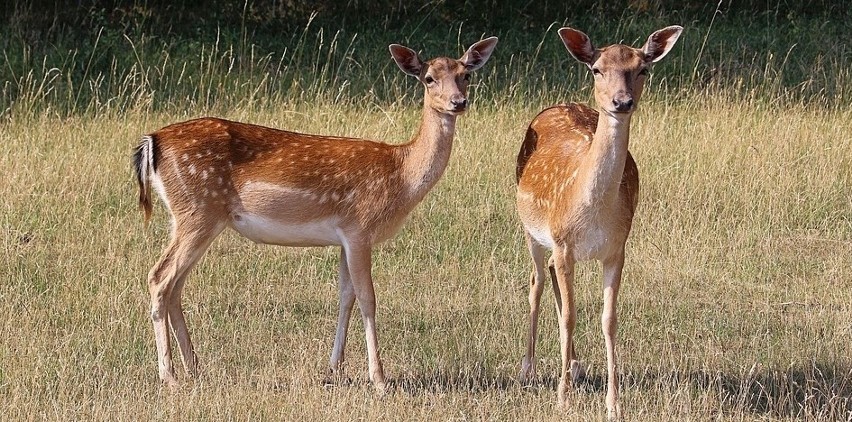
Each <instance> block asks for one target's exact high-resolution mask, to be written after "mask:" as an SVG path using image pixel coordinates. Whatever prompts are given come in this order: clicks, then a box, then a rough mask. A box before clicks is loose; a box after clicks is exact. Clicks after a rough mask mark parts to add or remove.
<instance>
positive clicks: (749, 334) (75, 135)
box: [0, 96, 852, 421]
mask: <svg viewBox="0 0 852 422" xmlns="http://www.w3.org/2000/svg"><path fill="white" fill-rule="evenodd" d="M539 106H541V104H536V105H525V106H518V105H515V104H493V105H490V106H484V105H483V106H481V107H479V108H477V107H474V108H473V109H472V110H471V111H470V112H469V114H468V115H467V116H464V117H463V118H461V120H460V121H459V130H458V133H457V138H456V144H455V145H456V147H455V151H454V153H453V157H452V159H451V162H450V166H449V169H448V170H447V173H446V174H445V176H444V179H443V180H442V181H441V182H440V183H439V184H438V186H437V187H436V189H435V190H434V191H433V192H432V193H430V194H429V196H427V198H426V200H425V201H424V203H423V204H421V205H420V206H419V207H418V208H417V209H416V210H415V211H414V213H413V214H412V216H411V219H410V220H409V222H408V223H407V225H406V228H405V229H404V230H403V231H402V233H401V234H400V235H399V236H397V237H396V238H395V239H393V240H392V241H389V242H388V243H387V244H386V245H384V246H383V247H382V248H380V249H379V251H378V253H377V255H376V256H375V260H374V262H375V271H374V277H375V280H376V290H377V297H378V324H379V336H380V343H381V346H382V353H383V358H384V360H385V364H386V370H387V372H388V374H389V376H390V377H391V380H392V382H393V383H394V385H395V386H394V388H393V389H392V390H391V392H390V394H388V395H387V396H385V397H377V396H375V394H374V393H373V391H372V389H371V387H370V386H369V384H368V383H367V382H366V381H365V369H366V356H365V351H364V346H363V344H362V343H363V342H362V338H363V336H362V333H363V330H362V327H361V324H360V320H359V319H358V317H357V315H356V316H355V318H354V319H353V323H352V327H351V330H352V333H351V335H350V341H349V345H348V362H349V369H348V371H349V375H350V376H352V378H353V383H352V385H345V386H338V387H335V388H331V389H327V388H325V387H323V386H322V384H321V380H322V376H323V373H324V371H325V365H326V361H327V359H328V353H330V348H331V343H332V336H333V331H334V325H335V318H336V308H337V288H336V285H335V283H336V279H335V273H336V264H335V262H336V257H337V251H336V250H333V249H288V248H277V247H268V246H256V245H254V244H251V243H250V242H249V241H247V240H245V239H242V238H239V237H237V236H234V235H233V234H230V233H229V234H227V235H225V236H222V237H221V238H220V239H218V240H217V242H216V243H215V244H214V245H213V247H212V248H211V249H210V251H209V252H208V254H207V256H206V258H205V259H204V260H203V261H202V262H201V263H200V265H199V266H198V267H197V268H196V270H195V271H194V272H193V274H192V275H191V276H190V280H189V282H188V286H187V291H186V294H185V306H186V311H187V317H188V321H189V325H190V329H191V330H192V333H193V336H194V339H195V341H196V347H197V352H198V354H199V357H200V359H201V369H202V375H201V377H200V379H199V380H197V381H195V382H191V383H189V384H187V385H186V386H185V388H183V389H182V390H180V391H177V392H170V391H168V390H166V389H164V388H162V387H161V386H160V384H159V382H158V380H157V374H156V356H155V353H154V344H153V336H152V333H151V328H150V321H149V319H148V306H149V304H148V294H147V289H146V286H145V275H146V273H147V271H148V269H149V268H150V266H151V265H153V263H154V262H155V260H156V259H157V257H158V255H159V253H160V250H161V248H162V246H163V245H164V243H165V242H166V240H167V236H168V233H167V231H168V228H167V222H166V216H165V212H164V210H163V208H162V207H159V206H158V207H157V208H155V219H154V221H153V224H152V225H151V227H150V228H149V229H148V230H147V231H145V230H143V228H142V219H141V214H140V213H139V212H138V211H137V209H136V204H135V199H136V192H135V189H136V186H135V182H134V180H133V177H132V174H131V168H130V151H131V147H132V146H134V145H135V143H136V141H137V139H138V136H139V135H140V134H141V133H144V132H146V131H150V130H152V129H155V128H157V127H160V126H162V125H164V124H166V123H169V122H172V121H175V120H178V119H183V118H184V117H187V118H188V117H194V116H172V115H166V114H153V115H152V114H148V113H145V112H129V113H128V114H126V115H115V116H106V117H75V118H70V119H64V120H60V119H55V118H50V117H37V116H12V118H11V119H10V120H9V121H7V122H6V123H3V124H2V126H0V144H2V145H3V150H4V152H3V154H0V168H2V172H0V196H2V198H3V201H2V204H1V205H0V230H2V231H0V242H2V243H0V254H2V260H3V262H4V263H5V264H3V265H0V315H4V316H5V317H4V318H3V319H2V322H0V336H2V340H0V342H2V344H0V402H2V403H3V406H2V407H3V408H4V409H5V410H4V412H5V413H4V416H3V418H4V419H8V420H42V419H49V420H55V419H61V420H80V419H95V420H189V419H191V420H223V419H228V420H230V419H233V420H270V419H282V420H310V419H313V420H352V419H364V420H559V419H565V418H567V419H569V420H590V421H592V420H594V421H597V420H600V419H602V417H603V415H604V414H605V411H604V405H603V382H602V377H603V375H604V372H605V368H604V366H603V363H604V354H603V341H602V336H601V334H600V328H599V322H598V321H599V312H600V296H601V292H600V281H599V275H598V271H597V268H595V267H594V266H592V265H586V266H583V267H582V270H581V271H580V273H579V277H578V280H577V295H578V305H579V323H578V331H577V334H576V336H577V337H576V339H577V341H578V351H579V353H580V355H581V357H582V358H583V359H584V360H585V361H586V362H587V363H588V364H589V365H590V366H591V368H590V378H589V380H588V381H587V382H586V383H585V384H583V385H582V386H580V387H578V388H577V390H576V393H575V394H574V396H575V400H576V407H575V408H573V409H571V410H568V411H567V412H566V411H562V410H560V409H557V408H555V406H554V405H555V396H554V394H553V387H554V384H555V376H556V371H557V367H558V356H557V352H556V350H557V348H556V346H557V343H558V341H557V331H556V322H555V316H554V312H548V313H545V315H544V317H543V320H542V324H541V327H542V328H541V340H540V357H541V359H542V361H541V363H540V369H539V373H540V375H541V377H542V379H541V380H540V382H538V383H537V384H535V385H533V386H531V387H529V386H523V385H520V384H518V383H517V382H516V381H515V375H516V373H517V371H518V369H519V364H520V358H521V356H522V353H523V342H524V333H525V330H526V315H527V304H526V281H527V276H528V273H529V270H530V264H529V263H528V258H527V252H526V250H525V249H524V246H523V242H522V240H521V238H522V236H521V231H520V226H519V224H518V222H517V219H516V217H515V214H514V184H513V183H514V182H513V174H514V173H513V171H514V157H515V154H516V153H517V148H518V145H519V143H520V141H521V139H522V135H523V133H524V130H525V127H526V124H527V123H528V122H529V120H530V119H531V118H532V117H533V116H534V115H535V113H536V112H537V111H538V107H539ZM223 117H230V118H235V119H240V120H245V121H251V122H255V123H260V124H266V125H270V126H276V127H282V128H289V129H294V130H299V131H304V132H318V133H328V134H342V135H352V136H361V137H368V138H372V139H387V140H389V141H391V142H401V141H403V140H405V139H407V138H408V136H409V135H411V133H412V132H413V131H414V130H415V124H416V122H417V119H418V117H419V111H418V110H416V109H415V108H408V109H404V110H393V111H388V112H387V113H384V112H382V111H380V110H377V109H375V108H373V107H368V106H361V107H349V108H346V107H342V106H335V105H319V106H315V107H313V108H312V107H307V108H304V109H299V110H292V109H285V110H261V111H257V110H249V109H246V110H236V111H233V112H230V113H227V115H226V116H223ZM634 119H635V120H634V123H633V133H632V137H631V140H632V144H631V150H632V151H633V154H634V156H635V157H636V160H637V162H638V164H639V169H640V174H641V179H642V188H641V189H642V192H641V199H640V208H639V211H638V219H637V222H636V224H635V226H634V227H635V228H634V232H633V233H632V235H631V239H630V240H629V241H628V248H629V251H628V262H627V265H626V268H625V280H624V284H623V292H622V295H621V296H620V299H621V300H620V303H619V316H620V322H621V324H620V330H619V338H620V339H619V347H620V356H621V360H622V367H621V370H622V374H623V376H622V385H623V386H624V387H623V398H622V402H623V406H624V410H625V414H626V420H634V421H640V420H641V421H645V420H694V421H704V420H794V419H796V420H822V421H835V420H849V419H852V357H850V353H849V350H848V347H849V339H850V338H852V322H850V321H852V288H851V287H852V270H850V268H852V258H850V257H852V203H850V200H851V199H850V198H852V196H851V195H850V192H852V142H850V141H849V133H852V112H850V111H849V110H845V111H838V110H834V111H824V110H813V109H809V108H807V107H803V106H785V107H783V108H776V107H773V106H771V105H770V104H764V103H760V102H750V101H745V100H742V101H732V100H727V99H725V98H724V97H721V96H718V97H716V96H709V97H706V98H701V97H698V96H696V97H695V98H691V99H690V100H681V101H679V102H678V103H676V104H664V103H662V102H658V101H654V99H653V98H651V100H650V101H648V102H646V103H645V104H643V105H642V108H641V110H640V111H639V112H637V114H636V115H635V117H634ZM547 295H548V297H546V298H545V300H547V301H548V302H549V303H552V298H551V297H550V296H551V295H550V294H549V293H548V294H547Z"/></svg>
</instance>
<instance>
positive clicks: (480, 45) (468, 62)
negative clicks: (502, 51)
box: [459, 37, 497, 72]
mask: <svg viewBox="0 0 852 422" xmlns="http://www.w3.org/2000/svg"><path fill="white" fill-rule="evenodd" d="M496 46H497V37H489V38H486V39H484V40H482V41H479V42H477V43H474V44H473V45H472V46H470V48H468V49H467V51H465V53H464V55H463V56H461V58H460V59H459V61H460V62H462V63H464V67H465V69H467V71H468V72H473V71H474V70H477V69H479V68H481V67H482V66H484V65H485V62H487V61H488V59H489V58H491V53H493V52H494V47H496Z"/></svg>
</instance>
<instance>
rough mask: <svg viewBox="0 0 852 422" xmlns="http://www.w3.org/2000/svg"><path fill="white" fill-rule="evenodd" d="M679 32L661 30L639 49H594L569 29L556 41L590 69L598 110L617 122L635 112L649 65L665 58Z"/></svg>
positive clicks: (580, 34) (672, 28)
mask: <svg viewBox="0 0 852 422" xmlns="http://www.w3.org/2000/svg"><path fill="white" fill-rule="evenodd" d="M682 31H683V27H680V26H669V27H666V28H663V29H661V30H659V31H656V32H654V33H653V34H651V36H650V37H648V41H647V42H645V45H644V46H643V47H642V48H633V47H629V46H626V45H622V44H615V45H611V46H608V47H604V48H601V49H595V47H594V46H592V42H591V41H590V40H589V37H588V36H587V35H586V34H584V33H583V32H580V31H578V30H576V29H572V28H562V29H560V30H559V38H561V39H562V43H564V44H565V47H566V48H567V49H568V51H569V52H570V53H571V55H572V56H574V58H575V59H577V60H578V61H580V62H581V63H584V64H585V65H586V66H588V67H589V69H591V71H592V74H593V75H594V77H595V101H596V102H597V104H598V107H599V108H600V109H601V110H602V111H604V112H605V113H607V114H610V115H612V116H614V117H616V118H620V117H628V116H630V115H631V114H632V113H633V111H634V110H636V104H638V103H639V97H640V96H641V95H642V87H643V85H644V83H645V79H646V78H647V77H648V73H649V70H650V67H651V64H653V63H656V62H658V61H659V60H660V59H662V58H663V57H665V56H666V54H668V52H669V51H670V50H671V49H672V47H673V46H674V44H675V42H676V41H677V39H678V37H680V34H681V32H682Z"/></svg>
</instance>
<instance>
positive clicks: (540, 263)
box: [518, 233, 545, 383]
mask: <svg viewBox="0 0 852 422" xmlns="http://www.w3.org/2000/svg"><path fill="white" fill-rule="evenodd" d="M526 238H527V246H528V247H529V250H530V256H531V257H532V261H533V271H532V274H530V293H529V304H530V317H529V332H528V334H527V353H526V355H525V356H524V359H523V361H522V362H521V373H520V375H519V376H518V379H519V380H520V381H521V382H522V383H529V382H531V381H532V380H533V378H535V364H536V358H535V346H536V339H537V333H538V315H539V311H540V304H541V294H542V292H544V279H545V273H544V267H545V265H544V253H545V250H544V247H542V246H541V245H540V244H539V243H538V242H536V241H535V240H534V239H533V238H532V237H530V235H529V233H526Z"/></svg>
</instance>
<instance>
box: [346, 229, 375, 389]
mask: <svg viewBox="0 0 852 422" xmlns="http://www.w3.org/2000/svg"><path fill="white" fill-rule="evenodd" d="M343 248H344V249H345V251H346V262H347V264H348V266H349V276H350V277H351V280H352V287H353V290H354V292H355V297H356V298H357V299H358V307H359V308H360V309H361V318H362V319H363V321H364V333H365V337H366V340H367V360H368V364H369V373H370V380H371V381H372V382H373V385H375V387H376V389H377V390H378V391H379V392H384V390H385V373H384V370H383V369H382V361H381V359H380V358H379V338H378V334H377V332H376V293H375V291H374V290H373V278H372V268H371V267H372V257H371V256H370V254H371V252H372V251H371V247H370V245H369V243H367V242H357V243H356V242H351V243H350V242H344V247H343Z"/></svg>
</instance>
